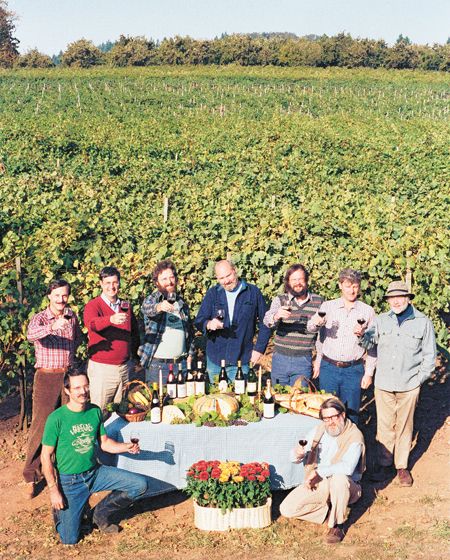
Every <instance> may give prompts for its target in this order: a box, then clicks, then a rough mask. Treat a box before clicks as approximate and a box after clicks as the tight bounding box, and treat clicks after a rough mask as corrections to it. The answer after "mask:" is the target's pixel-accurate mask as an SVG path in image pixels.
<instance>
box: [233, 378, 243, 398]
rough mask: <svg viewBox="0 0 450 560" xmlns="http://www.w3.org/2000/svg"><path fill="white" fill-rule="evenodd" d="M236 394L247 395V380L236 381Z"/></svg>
mask: <svg viewBox="0 0 450 560" xmlns="http://www.w3.org/2000/svg"><path fill="white" fill-rule="evenodd" d="M234 392H235V393H236V395H243V394H244V393H245V379H235V380H234Z"/></svg>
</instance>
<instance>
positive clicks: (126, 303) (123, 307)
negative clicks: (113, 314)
mask: <svg viewBox="0 0 450 560" xmlns="http://www.w3.org/2000/svg"><path fill="white" fill-rule="evenodd" d="M129 309H130V302H129V301H121V302H120V311H122V313H128V311H129Z"/></svg>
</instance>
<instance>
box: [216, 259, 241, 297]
mask: <svg viewBox="0 0 450 560" xmlns="http://www.w3.org/2000/svg"><path fill="white" fill-rule="evenodd" d="M214 272H215V274H216V278H217V282H219V284H220V285H221V286H222V287H223V288H224V289H225V290H227V292H231V291H232V290H234V288H236V286H237V285H238V282H239V278H238V275H237V272H236V267H235V266H234V264H233V263H232V262H231V261H227V260H222V261H218V262H216V264H215V266H214Z"/></svg>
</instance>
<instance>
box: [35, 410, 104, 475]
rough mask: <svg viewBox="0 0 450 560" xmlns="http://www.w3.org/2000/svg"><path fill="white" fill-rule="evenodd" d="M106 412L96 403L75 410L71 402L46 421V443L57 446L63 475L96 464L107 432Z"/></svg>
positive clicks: (56, 452)
mask: <svg viewBox="0 0 450 560" xmlns="http://www.w3.org/2000/svg"><path fill="white" fill-rule="evenodd" d="M105 434H106V431H105V427H104V425H103V419H102V412H101V410H100V408H99V407H98V406H96V405H95V404H88V405H87V406H86V409H85V410H82V411H81V412H73V411H72V410H69V409H68V408H67V405H65V406H62V407H61V408H58V409H57V410H55V411H54V412H52V413H51V414H50V415H49V417H48V418H47V422H46V423H45V429H44V435H43V437H42V444H43V445H49V446H51V447H54V448H55V456H56V465H55V466H56V468H57V469H58V472H60V473H61V474H79V473H82V472H84V471H88V470H90V469H92V468H93V467H95V465H96V464H97V461H96V459H95V444H96V442H97V441H98V438H99V437H100V436H102V435H105Z"/></svg>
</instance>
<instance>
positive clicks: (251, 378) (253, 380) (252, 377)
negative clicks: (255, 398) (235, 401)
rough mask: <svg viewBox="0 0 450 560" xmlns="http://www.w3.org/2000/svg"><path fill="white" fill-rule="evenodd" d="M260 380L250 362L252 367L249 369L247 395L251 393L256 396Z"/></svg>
mask: <svg viewBox="0 0 450 560" xmlns="http://www.w3.org/2000/svg"><path fill="white" fill-rule="evenodd" d="M257 382H258V379H257V377H256V373H255V370H254V369H253V364H252V362H250V366H249V368H248V373H247V393H248V394H249V395H250V394H251V393H253V394H255V395H256V384H257Z"/></svg>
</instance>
